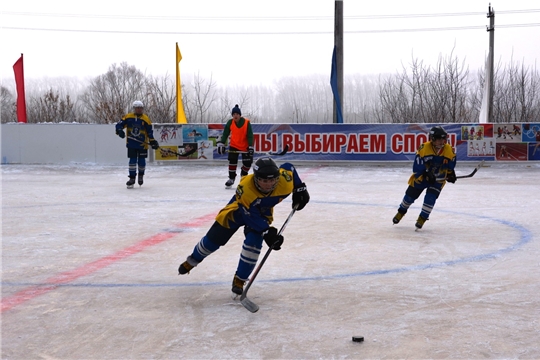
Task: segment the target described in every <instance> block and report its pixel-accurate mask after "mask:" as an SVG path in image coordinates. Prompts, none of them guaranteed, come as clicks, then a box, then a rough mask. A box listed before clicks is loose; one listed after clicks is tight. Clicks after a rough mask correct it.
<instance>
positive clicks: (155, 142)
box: [150, 139, 159, 150]
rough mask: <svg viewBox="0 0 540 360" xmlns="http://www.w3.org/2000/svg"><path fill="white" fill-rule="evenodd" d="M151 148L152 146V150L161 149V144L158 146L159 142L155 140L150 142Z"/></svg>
mask: <svg viewBox="0 0 540 360" xmlns="http://www.w3.org/2000/svg"><path fill="white" fill-rule="evenodd" d="M150 146H151V147H152V149H154V150H157V149H159V144H158V142H157V141H156V140H154V139H152V140H150Z"/></svg>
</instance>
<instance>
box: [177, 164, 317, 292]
mask: <svg viewBox="0 0 540 360" xmlns="http://www.w3.org/2000/svg"><path fill="white" fill-rule="evenodd" d="M253 171H254V173H253V174H249V175H246V176H245V177H244V178H243V179H241V180H240V183H239V184H238V187H237V188H236V194H235V195H234V196H233V197H232V199H231V200H230V201H229V203H228V204H227V205H226V206H225V207H224V208H223V209H221V211H220V212H219V213H218V215H217V216H216V219H215V222H214V224H213V225H212V226H211V227H210V229H209V230H208V232H207V233H206V235H205V236H204V237H203V238H202V239H201V240H200V241H199V242H198V243H197V245H195V248H194V249H193V252H192V254H191V255H189V256H188V257H187V259H186V261H184V262H183V263H182V264H181V265H180V267H179V268H178V274H179V275H184V274H187V273H188V272H189V271H190V270H191V269H193V268H194V267H195V266H197V265H198V264H199V263H200V262H201V261H203V260H204V259H205V258H206V257H207V256H208V255H210V254H212V253H213V252H214V251H216V250H218V249H219V248H220V247H221V246H223V245H225V244H227V242H228V241H229V239H230V238H231V237H232V236H233V235H234V233H235V232H236V231H237V230H238V229H239V228H241V227H242V226H243V227H244V235H245V239H244V244H243V246H242V252H241V253H240V260H239V262H238V266H237V269H236V273H235V275H234V278H233V283H232V292H233V293H234V294H236V295H242V292H243V289H244V284H245V282H246V281H247V280H248V278H249V275H250V274H251V272H252V271H253V269H254V268H255V265H256V264H257V260H258V258H259V254H260V252H261V248H262V242H263V240H264V241H265V242H266V244H267V245H268V246H269V247H272V248H273V249H274V250H280V249H281V245H282V244H283V236H282V235H278V231H277V229H276V228H275V227H273V226H271V224H272V221H273V212H274V206H276V205H277V204H279V203H280V202H281V201H282V200H283V199H285V198H286V197H288V196H289V195H290V194H291V193H292V194H293V195H292V205H293V208H295V207H296V210H302V209H303V208H304V207H305V206H306V204H307V203H308V202H309V193H308V191H307V188H306V184H305V183H303V182H302V180H301V179H300V177H299V176H298V173H297V172H296V169H295V168H294V166H293V165H292V164H290V163H284V164H283V165H281V166H280V167H278V166H277V165H276V163H275V162H274V160H272V159H271V158H270V157H263V158H260V159H258V160H257V162H256V163H255V166H254V167H253Z"/></svg>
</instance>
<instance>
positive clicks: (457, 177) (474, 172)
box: [456, 160, 484, 179]
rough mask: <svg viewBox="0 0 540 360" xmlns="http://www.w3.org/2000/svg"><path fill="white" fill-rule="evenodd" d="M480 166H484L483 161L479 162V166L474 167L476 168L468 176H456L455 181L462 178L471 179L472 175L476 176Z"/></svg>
mask: <svg viewBox="0 0 540 360" xmlns="http://www.w3.org/2000/svg"><path fill="white" fill-rule="evenodd" d="M482 166H484V160H482V161H480V164H478V165H476V167H475V168H474V170H473V171H472V172H471V173H470V174H467V175H461V176H456V179H464V178H470V177H473V176H474V174H476V172H477V171H478V169H480V168H481V167H482Z"/></svg>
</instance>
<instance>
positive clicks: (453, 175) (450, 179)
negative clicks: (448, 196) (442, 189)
mask: <svg viewBox="0 0 540 360" xmlns="http://www.w3.org/2000/svg"><path fill="white" fill-rule="evenodd" d="M456 180H457V177H456V172H455V171H454V170H452V171H451V172H449V173H448V175H446V181H448V182H451V183H452V184H454V183H455V182H456Z"/></svg>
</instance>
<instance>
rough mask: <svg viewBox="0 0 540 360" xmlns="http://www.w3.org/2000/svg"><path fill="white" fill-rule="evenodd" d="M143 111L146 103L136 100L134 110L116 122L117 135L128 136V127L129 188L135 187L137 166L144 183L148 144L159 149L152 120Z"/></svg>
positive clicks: (139, 179) (139, 178)
mask: <svg viewBox="0 0 540 360" xmlns="http://www.w3.org/2000/svg"><path fill="white" fill-rule="evenodd" d="M143 111H144V105H143V103H142V101H138V100H137V101H134V102H133V112H131V113H129V114H127V115H125V116H124V117H123V118H122V120H120V121H119V122H117V123H116V135H118V136H120V137H121V138H122V139H123V138H125V137H126V134H125V133H124V128H126V129H127V138H126V147H127V149H128V150H127V156H128V158H129V180H128V182H127V183H126V185H127V187H128V189H131V188H133V185H134V184H135V177H136V176H137V166H138V167H139V177H138V179H137V180H138V183H139V185H142V184H143V177H144V171H145V167H146V158H147V157H148V145H147V144H148V143H149V144H150V146H151V147H152V149H154V150H157V149H159V144H158V142H157V141H156V140H155V139H154V132H153V130H152V122H151V121H150V118H149V117H148V115H146V114H144V113H143ZM148 140H150V142H148Z"/></svg>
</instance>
